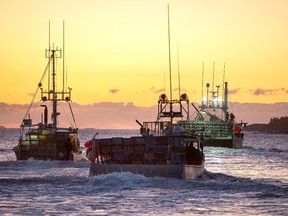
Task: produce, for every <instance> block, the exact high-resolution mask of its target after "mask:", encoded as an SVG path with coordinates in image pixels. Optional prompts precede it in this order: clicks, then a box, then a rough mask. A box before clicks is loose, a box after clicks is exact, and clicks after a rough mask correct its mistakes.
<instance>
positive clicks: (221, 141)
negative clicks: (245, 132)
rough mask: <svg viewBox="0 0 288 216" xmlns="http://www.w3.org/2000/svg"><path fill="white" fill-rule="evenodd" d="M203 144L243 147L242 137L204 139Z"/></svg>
mask: <svg viewBox="0 0 288 216" xmlns="http://www.w3.org/2000/svg"><path fill="white" fill-rule="evenodd" d="M205 146H206V147H207V146H210V147H223V148H235V149H240V148H242V147H243V138H241V137H235V138H234V139H205Z"/></svg>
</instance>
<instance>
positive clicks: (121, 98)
mask: <svg viewBox="0 0 288 216" xmlns="http://www.w3.org/2000/svg"><path fill="white" fill-rule="evenodd" d="M168 3H169V4H170V22H171V26H170V27H171V57H172V77H173V88H177V87H178V80H177V76H178V75H177V72H178V70H177V45H178V50H179V65H180V67H179V68H180V73H181V88H182V89H183V91H185V92H186V93H187V94H188V95H189V97H190V100H191V101H196V102H200V100H201V85H202V81H201V76H202V75H201V71H202V63H203V62H204V64H205V82H207V81H209V82H212V71H213V62H215V83H217V84H220V85H221V84H222V82H223V80H222V78H223V65H224V62H225V63H226V74H225V77H226V81H228V82H229V88H230V90H232V92H233V94H230V98H229V99H230V100H231V101H237V102H250V103H253V102H257V103H275V102H288V97H287V96H288V86H287V83H288V82H287V81H288V73H287V72H288V64H287V56H288V40H287V38H288V13H287V8H288V1H286V0H277V1H272V0H233V1H231V0H218V1H215V0H205V1H200V0H177V1H176V0H175V1H172V0H170V1H168V0H165V1H164V0H158V1H155V0H142V1H140V0H138V1H137V0H121V1H118V0H114V1H112V0H107V1H100V0H99V1H97V0H90V1H88V0H83V1H78V0H61V1H59V0H50V1H38V0H26V1H22V0H1V1H0V26H1V31H0V47H1V52H0V58H1V64H0V72H1V79H0V85H1V92H0V102H5V103H8V104H13V103H17V104H27V103H29V102H30V101H31V93H33V92H34V90H35V88H36V86H37V84H38V82H39V80H40V78H41V76H42V73H43V71H44V69H45V66H46V63H47V59H45V49H46V48H48V23H49V20H50V21H51V44H52V43H54V45H55V46H59V47H60V48H61V47H62V21H63V20H65V29H66V31H65V34H66V35H65V38H66V40H65V46H66V49H65V57H66V69H67V71H68V74H69V76H68V80H69V86H71V87H72V88H73V92H72V93H73V96H72V100H73V101H74V102H77V103H80V104H90V103H94V102H104V101H107V102H124V103H127V102H130V101H131V102H134V104H136V105H138V106H151V105H154V104H156V103H157V100H158V96H159V95H160V93H162V92H163V91H161V89H163V88H164V83H166V85H165V88H166V93H167V94H169V91H168V88H169V86H168V83H169V80H168V41H167V4H168ZM164 74H165V79H164ZM59 79H60V77H59ZM164 80H165V81H164ZM177 96H178V95H177V94H176V92H175V93H174V96H173V97H174V98H176V97H177Z"/></svg>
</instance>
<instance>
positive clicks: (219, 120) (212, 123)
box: [179, 82, 247, 148]
mask: <svg viewBox="0 0 288 216" xmlns="http://www.w3.org/2000/svg"><path fill="white" fill-rule="evenodd" d="M212 85H213V84H212ZM223 85H224V88H223V97H222V98H221V97H220V91H219V88H220V85H216V86H215V87H216V91H215V90H214V88H213V87H212V88H211V86H210V84H209V83H207V84H206V88H207V91H206V92H207V97H203V99H202V102H201V105H200V106H199V108H197V107H196V106H195V105H194V104H192V105H193V107H194V108H195V110H196V117H195V118H194V119H190V120H185V121H179V124H180V125H181V126H182V127H183V128H184V130H185V131H186V132H187V134H189V133H194V131H195V130H196V131H197V130H198V131H199V130H200V131H202V133H201V134H202V135H203V137H204V139H205V146H214V147H227V148H242V146H243V140H244V131H243V127H245V126H246V124H247V123H243V122H242V121H241V122H240V123H238V122H236V118H235V115H234V114H233V113H232V112H231V113H229V112H228V83H227V82H223ZM202 91H203V90H202Z"/></svg>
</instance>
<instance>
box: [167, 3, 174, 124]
mask: <svg viewBox="0 0 288 216" xmlns="http://www.w3.org/2000/svg"><path fill="white" fill-rule="evenodd" d="M167 10H168V50H169V77H170V114H171V118H170V119H171V122H172V120H173V115H172V113H173V103H172V100H173V95H172V78H171V76H172V75H171V51H170V15H169V4H168V5H167Z"/></svg>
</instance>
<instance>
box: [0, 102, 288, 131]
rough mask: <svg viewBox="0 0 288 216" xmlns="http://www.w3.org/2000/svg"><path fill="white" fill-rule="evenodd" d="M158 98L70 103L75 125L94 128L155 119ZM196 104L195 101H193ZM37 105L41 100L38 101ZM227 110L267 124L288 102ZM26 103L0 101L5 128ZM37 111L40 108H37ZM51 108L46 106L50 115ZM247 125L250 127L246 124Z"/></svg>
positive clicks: (287, 109)
mask: <svg viewBox="0 0 288 216" xmlns="http://www.w3.org/2000/svg"><path fill="white" fill-rule="evenodd" d="M157 100H158V97H157V98H156V100H155V105H154V106H150V107H141V106H137V105H135V104H133V103H132V102H129V103H123V102H118V103H115V102H113V103H112V102H99V103H93V104H86V105H83V104H77V103H71V106H72V109H73V113H74V116H75V120H76V123H77V125H76V126H77V127H78V128H96V129H138V128H139V125H138V124H137V123H136V122H135V119H137V120H139V121H140V122H143V121H155V120H156V117H157V111H158V106H157ZM193 103H194V104H195V106H199V104H198V103H196V102H193ZM38 106H40V104H38ZM228 107H229V112H230V113H233V114H234V115H235V116H236V121H237V122H240V121H241V120H242V121H243V122H248V126H249V125H253V124H268V123H269V122H270V120H271V119H273V118H280V117H283V116H288V102H282V103H274V104H265V103H239V102H230V103H229V104H228ZM27 109H28V104H25V105H23V104H7V103H3V102H2V103H1V102H0V125H2V126H4V127H6V128H18V127H19V126H20V124H21V122H22V119H23V117H24V115H25V113H26V112H27ZM34 110H35V109H34V108H33V109H31V113H30V115H31V118H32V117H33V116H34V117H35V118H36V121H34V123H39V122H40V121H41V113H37V112H36V113H35V111H34ZM37 110H39V112H40V111H41V112H42V111H43V109H37ZM59 112H60V113H61V115H60V120H61V121H60V122H61V123H63V124H64V125H63V124H62V125H60V126H70V122H72V123H73V119H71V118H70V119H67V116H70V115H69V112H70V111H69V106H68V104H67V103H62V104H61V105H59ZM195 114H196V111H195V110H194V109H193V107H192V106H190V116H191V118H193V117H194V116H195ZM50 115H51V111H50V109H49V116H50ZM247 128H249V127H247Z"/></svg>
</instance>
